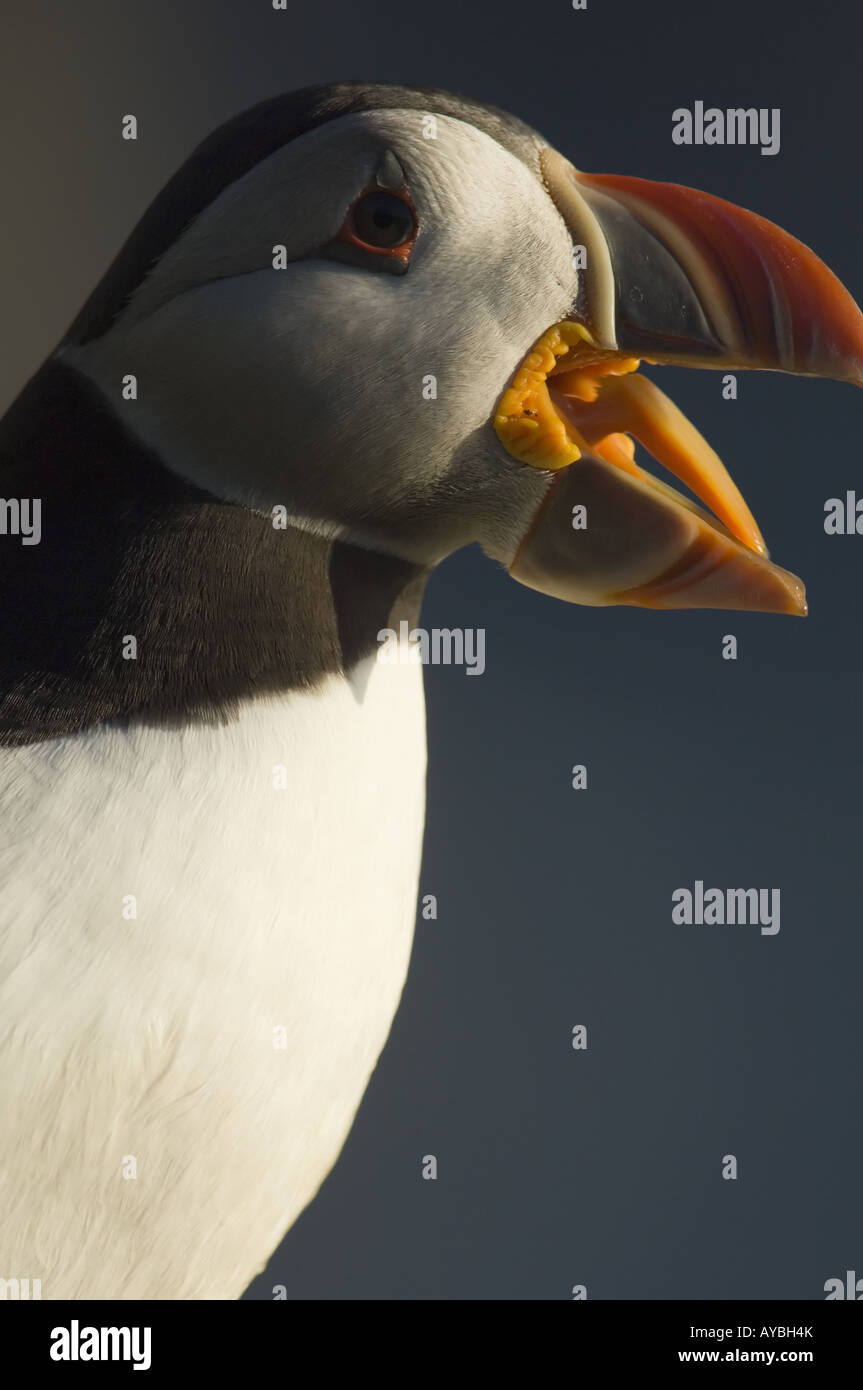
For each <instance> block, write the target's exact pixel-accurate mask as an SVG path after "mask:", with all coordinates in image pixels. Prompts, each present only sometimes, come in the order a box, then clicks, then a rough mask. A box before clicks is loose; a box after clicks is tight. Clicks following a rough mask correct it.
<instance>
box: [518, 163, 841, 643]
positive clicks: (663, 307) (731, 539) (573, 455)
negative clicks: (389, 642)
mask: <svg viewBox="0 0 863 1390" xmlns="http://www.w3.org/2000/svg"><path fill="white" fill-rule="evenodd" d="M541 161H542V171H543V176H544V179H545V184H546V187H547V189H548V191H549V193H550V194H551V197H552V198H553V199H554V201H555V203H556V204H557V207H558V209H559V211H560V212H561V215H562V216H563V218H564V220H565V221H566V223H567V226H568V227H569V230H570V233H571V235H572V237H573V241H574V243H575V245H576V246H578V247H581V248H583V249H582V252H581V255H582V257H583V261H584V269H583V270H582V273H581V288H580V291H579V299H578V303H577V306H576V309H575V311H574V313H573V317H572V318H571V319H567V320H564V321H562V322H560V323H557V324H554V325H552V326H551V327H550V328H549V329H548V330H547V331H546V332H545V333H544V334H543V335H542V337H541V338H540V339H539V341H538V342H537V343H535V344H534V346H533V348H532V349H531V351H530V353H529V354H528V355H527V357H526V358H525V359H524V361H523V362H522V364H521V366H520V367H519V369H518V371H517V372H516V374H515V376H514V378H513V380H512V382H511V384H510V386H509V387H508V388H507V390H506V391H505V392H504V395H503V397H502V398H501V401H500V403H499V405H498V408H497V412H496V414H495V419H494V426H495V430H496V432H497V434H498V437H499V438H500V440H501V441H502V443H503V444H504V446H505V447H506V448H507V450H508V451H509V453H511V454H513V455H514V456H515V457H516V458H518V459H520V460H521V461H522V462H523V463H525V464H529V465H531V466H533V467H536V468H541V469H545V470H549V471H551V472H552V473H554V474H555V476H554V478H553V480H552V483H551V486H550V488H549V490H548V492H547V494H546V497H545V500H544V501H543V503H542V505H541V506H540V508H539V511H538V512H537V514H536V516H535V517H534V518H533V520H532V523H531V525H530V526H529V528H528V530H527V532H526V534H525V536H524V538H523V540H522V543H521V545H520V547H519V549H518V551H517V553H516V556H515V558H514V560H513V562H512V564H511V566H510V573H511V574H512V576H513V577H514V578H515V579H518V580H520V581H521V582H522V583H523V584H527V585H528V586H529V587H531V588H534V589H539V590H540V591H541V592H543V593H546V594H551V595H553V596H555V597H558V598H563V599H567V600H569V601H570V602H573V603H583V604H608V603H625V604H634V605H637V606H639V607H645V608H729V609H735V608H736V609H753V610H759V611H762V612H772V613H791V614H796V615H799V616H803V615H804V614H805V613H806V598H805V592H804V588H803V585H802V583H801V581H800V580H799V579H797V578H796V577H795V576H794V575H792V574H789V573H788V571H786V570H783V569H779V568H778V566H776V565H773V564H771V562H770V560H769V559H768V555H767V548H766V546H765V544H764V541H763V538H762V536H761V532H760V531H759V529H758V526H757V524H756V522H755V518H754V517H753V516H752V513H751V512H750V511H749V508H748V507H747V505H746V503H745V501H744V500H743V497H742V496H741V494H740V492H739V491H738V489H737V488H736V486H735V484H734V482H733V481H732V479H731V477H730V476H729V474H728V472H727V470H726V469H725V467H724V465H723V463H722V461H721V459H720V458H719V457H718V455H717V454H715V453H714V451H713V450H712V449H711V448H710V446H709V444H708V443H707V442H706V440H704V439H703V438H702V436H701V435H700V434H699V433H698V431H697V430H696V429H695V427H694V426H693V425H692V424H690V422H689V421H688V420H687V419H686V417H685V416H684V415H683V414H682V413H681V412H680V411H679V410H678V409H677V407H676V406H675V405H674V404H673V403H672V402H671V401H670V400H669V399H668V397H667V396H665V395H664V394H663V393H662V391H660V390H659V388H658V387H657V386H655V385H654V383H653V382H652V381H649V380H648V379H647V378H646V377H643V376H641V375H639V374H638V373H637V368H638V367H639V365H640V363H641V361H642V360H644V361H647V362H651V363H672V364H675V365H681V366H695V367H713V368H721V369H724V370H726V371H728V370H735V369H741V368H742V369H745V368H755V369H762V370H772V371H784V372H793V373H795V374H796V375H805V376H823V377H833V378H836V379H838V380H841V381H850V382H853V383H855V384H856V385H858V386H860V385H863V314H861V312H860V310H859V309H858V307H857V305H856V304H855V302H854V300H853V299H852V298H851V296H850V295H849V294H848V292H847V291H846V290H845V289H844V287H843V286H842V285H841V283H840V282H839V281H838V280H837V279H836V277H835V276H834V275H833V274H832V272H831V271H830V270H828V269H827V267H826V266H825V265H824V264H823V262H822V261H820V260H819V259H818V257H817V256H816V255H815V254H814V253H813V252H812V251H810V250H809V249H808V247H806V246H804V245H803V244H802V243H801V242H799V241H796V240H795V239H794V238H793V237H791V236H789V235H788V233H787V232H783V231H782V230H781V229H780V228H779V227H776V226H774V224H773V223H771V222H768V221H766V220H765V219H764V218H763V217H758V216H756V214H754V213H751V212H747V211H745V210H744V209H743V208H737V207H735V206H734V205H733V204H731V203H726V202H724V201H723V200H722V199H720V198H714V197H712V196H711V195H710V194H707V193H700V192H695V191H694V190H692V189H687V188H681V187H678V186H677V185H676V184H664V183H652V182H649V181H648V180H646V179H637V178H623V177H616V176H613V175H606V174H581V173H578V172H577V171H576V170H575V169H574V168H573V167H572V165H571V164H569V163H568V162H567V161H566V160H564V159H563V158H562V157H561V156H560V155H558V154H557V153H556V152H555V151H553V150H551V149H545V150H543V152H542V156H541ZM633 439H637V440H638V441H639V442H640V443H641V444H642V445H644V447H645V448H646V449H647V450H648V451H649V452H650V453H651V454H652V455H653V457H654V458H655V459H657V460H658V461H659V462H660V463H661V464H662V465H664V467H665V468H667V469H668V470H669V471H670V472H671V473H673V474H674V475H675V476H676V477H678V478H679V479H680V480H681V481H682V482H683V483H684V484H685V485H686V486H687V487H688V488H689V489H690V490H691V491H692V492H693V493H694V494H695V496H696V497H697V498H698V499H699V501H700V502H702V503H703V504H704V507H702V506H698V505H696V504H695V503H694V502H692V501H690V500H689V499H688V498H686V497H684V496H682V495H680V494H679V493H677V492H675V490H674V489H673V488H670V487H668V486H666V485H665V484H664V483H662V482H660V481H659V480H658V479H656V478H653V477H651V476H650V474H649V473H646V472H645V471H644V470H643V469H642V468H641V467H640V466H639V464H637V463H636V461H635V448H634V442H633ZM705 508H709V509H710V510H709V511H708V510H706V509H705Z"/></svg>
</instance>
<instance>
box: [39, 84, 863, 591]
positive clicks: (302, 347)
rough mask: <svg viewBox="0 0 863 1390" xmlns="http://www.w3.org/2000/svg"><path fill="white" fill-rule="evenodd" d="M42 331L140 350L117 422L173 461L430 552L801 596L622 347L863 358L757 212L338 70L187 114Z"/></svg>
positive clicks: (728, 355) (861, 362)
mask: <svg viewBox="0 0 863 1390" xmlns="http://www.w3.org/2000/svg"><path fill="white" fill-rule="evenodd" d="M584 154H585V157H586V158H587V157H588V152H584ZM142 267H144V268H145V272H146V273H142ZM61 356H65V357H66V358H67V360H68V361H69V362H70V363H71V364H72V365H73V366H74V367H76V368H77V369H78V370H79V371H81V372H83V373H84V374H85V375H87V376H88V377H89V378H90V379H91V380H93V381H94V382H95V383H96V384H97V385H98V386H99V387H101V389H102V391H103V392H104V393H105V394H107V395H108V396H110V397H111V398H112V399H115V400H116V399H118V396H119V393H120V383H121V379H122V378H123V377H125V376H127V375H128V374H131V375H134V377H135V378H136V380H137V399H136V400H135V401H134V402H129V403H128V406H127V413H126V414H125V415H124V417H123V418H124V420H125V421H126V423H127V424H128V425H129V427H130V428H131V429H132V430H133V431H134V432H135V433H136V434H137V435H138V436H139V437H140V438H141V439H142V440H143V441H144V443H146V444H147V445H148V446H150V447H151V448H152V449H154V450H155V451H156V452H157V453H158V455H159V457H160V458H161V459H162V461H163V462H164V463H165V464H166V465H167V466H168V468H169V469H171V470H172V471H173V472H174V473H176V474H177V475H179V476H180V477H181V478H184V479H185V480H186V481H188V482H190V483H193V484H195V485H197V486H198V487H200V488H202V489H204V490H205V491H206V492H207V493H209V494H211V495H214V496H216V497H217V498H219V499H222V500H224V501H227V502H232V503H237V504H240V505H242V506H244V507H246V508H250V509H252V510H254V511H258V512H263V513H270V512H271V510H272V509H273V508H274V507H282V508H285V509H286V513H287V515H288V517H289V518H290V519H291V521H292V523H293V524H294V525H296V526H299V527H301V528H304V529H307V530H311V531H314V532H317V533H319V534H322V535H324V536H327V537H330V538H333V539H340V540H346V541H349V542H352V543H354V544H356V545H359V546H361V547H365V548H367V549H369V550H373V551H378V552H382V553H384V554H388V555H393V556H397V557H399V558H401V559H404V560H407V561H410V562H413V563H415V564H417V565H420V566H423V567H427V566H431V565H434V564H436V563H437V562H438V561H439V560H441V559H442V558H443V557H445V556H446V555H448V554H449V553H451V552H452V551H454V550H455V549H457V548H459V547H461V546H463V545H465V544H467V543H469V542H473V541H477V542H479V543H480V544H481V545H482V547H483V548H484V549H485V550H486V552H487V553H488V554H490V555H491V556H492V557H494V558H495V559H497V560H499V561H500V562H502V563H503V564H504V565H505V566H506V567H507V568H508V570H509V572H510V573H511V574H512V575H513V577H514V578H516V579H518V580H520V581H521V582H523V583H525V584H527V585H529V586H531V587H533V588H536V589H539V590H541V591H543V592H545V593H549V594H553V595H555V596H558V597H561V598H564V599H567V600H569V601H572V602H577V603H585V604H608V603H625V604H636V605H640V606H646V607H654V608H675V607H710V608H749V609H761V610H766V611H774V612H783V613H797V614H802V613H804V612H805V611H806V609H805V599H804V593H803V587H802V585H801V583H800V581H799V580H797V579H796V578H795V577H794V576H793V575H790V574H788V573H787V572H786V571H784V570H781V569H779V568H777V567H776V566H774V565H772V564H771V563H770V561H769V560H768V558H767V552H766V549H765V546H764V542H763V540H762V537H761V534H760V531H759V529H758V527H757V525H756V523H755V520H754V518H753V517H752V515H751V514H750V512H749V510H748V508H747V506H746V504H745V502H744V500H743V498H742V496H741V495H740V493H739V492H738V490H737V488H736V487H735V485H734V483H733V482H732V480H731V478H730V477H729V475H728V473H727V472H726V470H725V468H724V467H723V465H722V463H721V461H720V460H719V458H718V457H717V455H716V454H715V453H714V452H713V451H712V450H711V448H710V447H709V445H708V444H707V443H706V442H705V441H704V439H703V438H702V437H701V436H700V435H699V434H698V432H697V430H696V429H695V428H694V426H693V425H691V424H690V423H689V422H688V420H687V419H686V418H685V417H684V416H683V415H682V414H681V413H680V412H679V411H678V410H677V409H676V407H675V406H674V405H673V404H672V403H671V401H670V400H668V398H667V397H666V396H664V395H663V394H662V392H661V391H659V390H658V388H657V387H656V386H655V385H654V384H653V383H652V382H651V381H650V380H648V378H646V377H645V376H643V375H642V374H641V373H640V372H639V371H638V368H639V365H640V363H641V362H648V363H658V364H662V363H673V364H678V365H689V366H695V367H712V368H718V369H724V370H731V369H738V368H761V369H772V370H779V371H786V372H793V373H796V374H801V375H813V376H829V377H835V378H839V379H842V380H847V381H853V382H855V383H856V384H858V385H860V384H863V316H861V313H860V311H859V309H858V308H857V306H856V304H855V303H854V301H853V300H852V299H851V297H850V295H848V293H847V292H846V291H845V290H844V289H843V287H842V286H841V284H840V283H839V281H838V280H836V278H835V277H834V276H833V275H832V274H831V272H830V271H829V270H828V269H827V268H826V267H825V266H824V265H823V264H822V262H821V261H819V260H818V258H817V257H816V256H815V255H814V254H813V253H812V252H811V251H810V250H808V249H807V248H806V247H805V246H803V245H802V244H801V243H800V242H798V241H796V240H794V238H793V237H791V236H789V235H787V234H786V233H785V232H783V231H781V230H780V229H779V228H777V227H775V226H774V225H772V224H771V223H769V222H767V221H765V220H764V219H763V218H761V217H758V216H756V215H755V214H753V213H749V212H746V211H744V210H742V209H739V208H736V207H734V206H733V205H731V204H729V203H726V202H723V201H722V200H720V199H718V198H714V197H712V196H710V195H708V194H706V193H698V192H693V191H691V190H688V189H684V188H680V187H677V186H676V185H671V184H660V183H651V182H648V181H646V180H643V179H638V178H624V177H615V176H610V175H596V174H585V173H583V172H579V171H578V170H577V169H576V168H575V167H574V166H573V165H572V164H571V163H569V162H568V160H567V159H566V158H565V156H563V155H562V154H559V153H558V152H557V151H556V150H554V149H553V148H551V147H550V146H549V145H548V143H547V142H546V141H545V140H544V139H543V138H542V136H541V135H539V134H537V133H536V132H535V131H533V130H531V129H530V128H529V127H527V126H525V125H523V124H522V123H520V122H519V121H517V120H515V119H514V118H512V117H511V116H508V115H506V114H505V113H503V112H500V111H497V110H494V109H492V108H490V107H487V106H484V105H481V104H478V103H475V102H471V101H467V100H465V99H462V98H460V97H456V96H452V95H448V94H445V93H442V92H439V91H436V90H431V89H415V88H406V87H398V86H389V85H372V86H369V85H363V84H344V85H340V86H335V87H325V88H313V89H308V90H306V91H303V92H299V93H294V94H291V95H289V96H286V97H280V98H276V99H275V100H273V101H268V102H265V103H263V104H262V105H261V106H258V107H255V108H253V110H252V111H250V112H247V113H246V114H245V115H244V116H241V117H239V118H237V119H236V120H234V121H232V122H229V123H228V125H226V126H224V127H222V128H221V129H220V130H219V131H217V132H216V133H215V134H214V135H213V136H211V137H210V138H209V139H208V140H207V141H205V143H204V144H203V145H202V146H201V147H200V148H199V149H198V150H197V151H196V152H195V154H193V156H192V157H191V159H190V160H189V161H188V162H187V164H186V165H185V166H184V167H183V168H182V169H181V170H180V171H179V172H178V174H177V175H175V177H174V179H173V180H172V181H171V182H170V183H169V184H168V186H167V187H166V189H165V190H164V191H163V193H162V194H161V195H160V196H159V198H157V199H156V201H155V203H154V204H153V205H152V206H151V208H150V210H149V211H148V213H147V214H146V215H145V217H144V219H143V220H142V222H141V223H140V224H139V227H138V228H137V230H136V232H135V233H134V234H133V236H132V238H131V239H130V241H129V243H127V246H126V248H124V251H123V252H122V253H121V255H120V256H119V257H118V260H117V261H116V262H115V264H114V266H113V267H112V269H111V271H110V272H109V274H108V276H107V277H106V279H105V280H104V281H103V282H102V285H101V286H100V287H99V290H97V292H96V293H95V294H94V296H92V297H91V300H90V301H89V302H88V304H87V305H86V306H85V308H84V310H83V311H82V313H81V314H80V315H79V317H78V319H77V320H76V322H75V324H74V325H73V327H72V329H71V330H70V333H69V335H68V336H67V339H66V340H65V342H64V344H63V346H62V348H61ZM633 438H635V439H638V440H639V441H640V442H641V444H642V445H643V446H644V447H645V448H646V449H647V450H648V451H649V453H651V454H652V455H653V456H654V458H655V459H657V460H658V461H659V462H660V463H661V464H662V465H664V466H665V467H666V468H667V469H669V470H670V471H671V472H672V473H674V474H675V475H677V477H678V478H679V479H680V480H681V481H682V482H683V483H684V484H685V485H686V486H687V487H688V488H689V489H690V491H691V493H692V494H694V496H695V497H697V498H698V499H699V501H700V503H703V506H702V505H698V504H697V503H696V502H695V501H693V500H691V499H690V498H688V497H686V496H684V495H681V494H679V493H678V492H676V491H675V490H674V489H672V488H670V487H669V486H667V485H666V484H664V483H662V482H660V481H659V480H658V479H656V478H653V477H651V475H650V473H649V472H647V471H646V470H645V469H644V468H643V467H642V466H641V463H640V462H636V461H635V457H634V452H635V451H634V444H633Z"/></svg>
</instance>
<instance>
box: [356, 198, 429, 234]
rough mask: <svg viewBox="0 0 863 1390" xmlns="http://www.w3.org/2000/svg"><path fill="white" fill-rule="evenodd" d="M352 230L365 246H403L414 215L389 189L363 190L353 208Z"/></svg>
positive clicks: (412, 225)
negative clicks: (384, 191) (387, 191)
mask: <svg viewBox="0 0 863 1390" xmlns="http://www.w3.org/2000/svg"><path fill="white" fill-rule="evenodd" d="M353 224H354V233H355V234H356V236H358V237H359V239H360V241H364V242H365V243H366V244H367V245H368V246H380V247H391V246H403V245H404V243H405V242H406V241H410V239H411V237H412V236H413V233H414V215H413V212H412V211H411V209H410V207H409V206H408V204H407V203H406V202H405V201H404V199H402V198H397V197H395V195H394V194H392V193H366V194H364V195H363V197H362V198H360V199H359V201H358V202H356V203H355V204H354V208H353Z"/></svg>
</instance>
